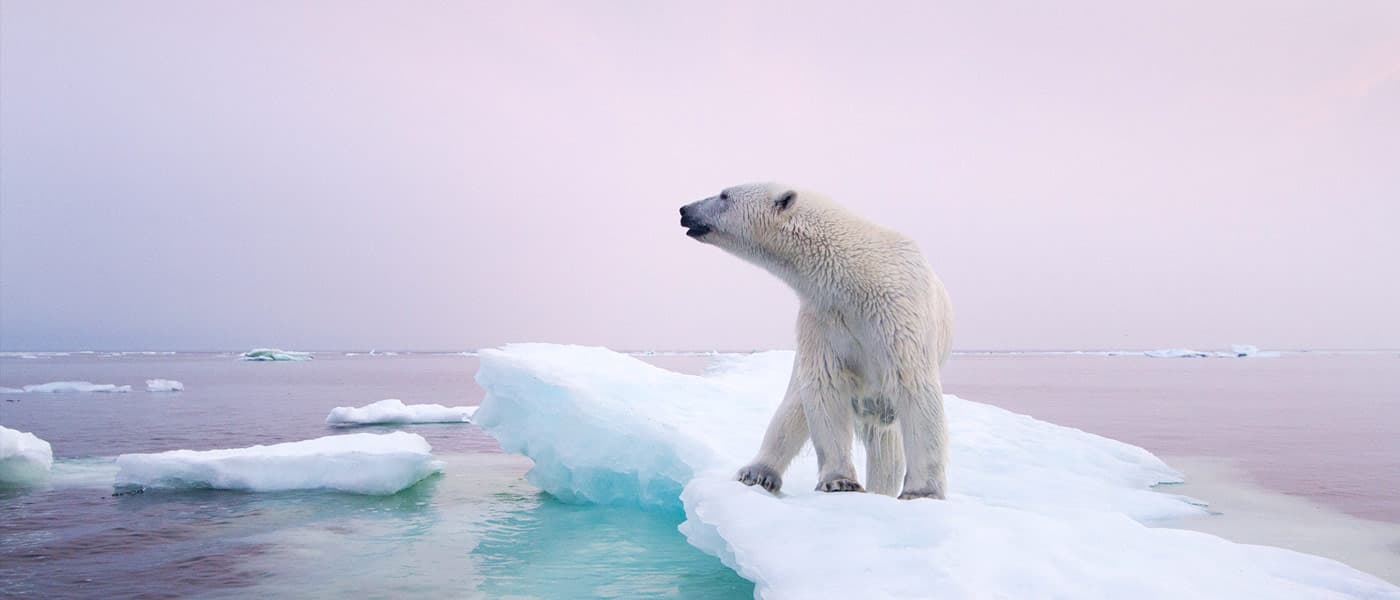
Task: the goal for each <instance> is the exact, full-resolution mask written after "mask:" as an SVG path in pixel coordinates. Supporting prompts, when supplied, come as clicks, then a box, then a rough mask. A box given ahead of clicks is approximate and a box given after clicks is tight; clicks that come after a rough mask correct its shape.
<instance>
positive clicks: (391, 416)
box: [326, 398, 476, 425]
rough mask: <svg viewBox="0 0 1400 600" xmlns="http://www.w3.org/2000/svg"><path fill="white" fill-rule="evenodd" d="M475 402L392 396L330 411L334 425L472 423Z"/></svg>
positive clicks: (329, 421) (327, 418)
mask: <svg viewBox="0 0 1400 600" xmlns="http://www.w3.org/2000/svg"><path fill="white" fill-rule="evenodd" d="M474 412H476V407H475V406H450V407H449V406H443V405H441V404H404V403H403V401H402V400H398V399H395V398H390V399H388V400H380V401H378V402H375V403H372V404H367V405H365V406H361V407H358V408H356V407H353V406H337V407H335V408H333V409H331V413H330V414H329V415H326V422H327V423H329V424H331V425H387V424H400V423H470V422H471V416H472V413H474Z"/></svg>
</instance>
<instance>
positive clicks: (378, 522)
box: [0, 355, 753, 599]
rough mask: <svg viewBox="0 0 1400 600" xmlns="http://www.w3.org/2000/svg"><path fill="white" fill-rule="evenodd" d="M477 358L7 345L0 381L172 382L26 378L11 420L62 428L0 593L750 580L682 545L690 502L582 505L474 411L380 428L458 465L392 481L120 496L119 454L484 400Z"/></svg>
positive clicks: (660, 592) (691, 584) (694, 594)
mask: <svg viewBox="0 0 1400 600" xmlns="http://www.w3.org/2000/svg"><path fill="white" fill-rule="evenodd" d="M475 366H476V365H475V361H474V360H473V359H470V358H468V357H445V356H444V357H439V356H411V357H402V358H374V359H361V360H354V359H353V358H348V357H347V358H341V357H334V358H329V359H328V358H326V357H322V358H318V359H317V360H315V361H312V362H308V363H296V364H289V363H282V364H276V363H267V364H253V363H243V362H239V361H236V360H232V359H230V358H229V357H222V356H214V355H208V356H185V355H180V356H173V357H140V358H135V357H121V358H118V357H112V358H97V357H59V358H54V359H46V360H42V361H39V360H33V361H30V360H25V361H20V360H16V359H8V360H5V361H4V362H3V363H0V385H15V384H18V385H23V384H25V383H39V382H44V381H54V380H64V379H70V380H71V379H87V380H91V381H100V382H120V383H124V384H125V383H134V384H137V388H138V389H140V385H139V384H140V383H141V379H144V378H150V377H164V378H169V379H177V380H180V381H183V382H184V383H185V384H186V391H185V392H181V393H174V394H148V393H144V392H139V391H137V392H132V393H129V394H52V395H31V394H25V395H23V396H22V397H17V398H15V400H16V401H15V402H0V424H3V425H5V426H7V427H12V428H17V429H20V430H25V431H33V432H34V433H36V434H37V435H39V436H40V437H42V438H44V439H47V440H48V441H49V442H50V443H52V444H53V447H54V451H55V455H56V457H57V462H56V464H55V467H54V474H53V477H52V481H51V485H49V486H48V487H45V488H42V489H18V490H17V489H9V490H0V597H5V598H10V597H15V598H86V597H103V598H113V597H147V598H250V597H277V598H347V597H354V598H395V599H398V598H444V597H451V598H717V599H727V598H752V597H753V585H752V584H751V583H749V582H748V581H746V580H744V579H742V578H740V577H739V576H738V575H736V574H734V572H733V571H731V570H729V569H728V568H726V567H724V566H723V565H722V564H721V563H720V562H719V560H718V559H716V558H713V557H711V556H709V555H706V554H704V553H702V552H700V551H699V550H697V549H695V548H693V547H691V546H690V545H689V544H687V543H686V541H685V538H684V536H682V535H681V534H680V532H679V531H677V529H676V526H677V525H679V524H680V522H681V521H682V519H683V515H681V514H680V513H678V512H675V513H661V512H646V511H642V510H640V509H631V508H620V507H598V506H586V505H570V504H565V503H562V502H559V501H557V500H554V499H553V498H551V497H550V496H548V495H545V494H542V493H541V492H539V491H538V490H537V489H535V488H534V487H533V486H531V485H530V484H529V483H527V482H526V481H525V478H524V474H525V472H526V471H527V470H528V469H529V465H530V463H529V461H528V460H526V459H524V458H521V457H517V456H508V455H504V454H501V453H500V451H499V449H498V448H496V446H495V443H494V440H492V439H491V438H490V437H489V436H486V435H485V434H483V433H482V432H481V431H480V430H479V429H478V428H476V427H475V426H472V425H419V426H403V427H371V428H361V429H355V430H350V431H372V432H387V431H393V430H396V429H403V430H407V431H412V432H414V433H418V434H421V435H423V436H424V437H425V438H427V439H428V440H429V441H430V442H431V443H432V444H433V447H434V453H435V454H436V455H437V456H438V458H440V459H442V460H443V461H444V462H445V463H446V467H445V469H444V473H443V474H441V475H438V476H434V477H431V478H429V479H427V480H424V481H423V482H421V483H419V484H418V485H415V486H413V487H411V488H409V489H407V490H404V491H402V492H400V493H398V494H395V495H393V496H388V497H374V496H359V495H353V494H340V493H325V492H293V493H243V492H229V491H218V490H187V491H178V492H175V491H150V492H146V493H141V494H124V495H113V493H112V491H113V490H112V487H111V486H112V481H113V477H114V475H115V472H116V469H115V466H114V465H113V464H112V456H113V455H115V454H117V453H122V452H140V451H144V452H151V451H161V450H169V449H173V448H192V449H207V448H222V447H241V446H248V445H252V444H258V443H272V442H282V441H293V440H298V439H307V438H313V437H319V436H324V435H333V434H337V433H345V432H347V431H346V430H340V429H331V428H328V427H326V426H325V424H324V423H323V422H322V421H323V420H324V418H325V415H326V413H327V412H328V411H329V410H330V409H331V408H332V407H334V406H337V405H363V404H367V403H369V402H372V401H374V400H379V399H382V398H389V397H398V398H401V399H403V400H404V401H405V402H409V403H421V402H435V403H441V404H449V405H451V404H476V403H478V402H479V399H480V392H479V390H477V388H476V387H475V386H474V384H472V383H471V380H470V378H471V376H472V374H473V373H474V372H475Z"/></svg>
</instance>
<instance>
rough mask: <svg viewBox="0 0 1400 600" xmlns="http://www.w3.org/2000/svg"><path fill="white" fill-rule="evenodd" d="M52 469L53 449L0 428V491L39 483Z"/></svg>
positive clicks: (21, 433) (27, 435) (32, 437)
mask: <svg viewBox="0 0 1400 600" xmlns="http://www.w3.org/2000/svg"><path fill="white" fill-rule="evenodd" d="M51 467H53V447H52V446H49V443H48V442H46V441H44V440H42V439H39V436H37V435H34V434H32V433H28V432H24V431H16V430H14V429H10V428H8V427H0V487H8V486H24V485H33V484H36V483H42V482H43V481H44V480H45V479H47V478H48V476H49V469H50V468H51Z"/></svg>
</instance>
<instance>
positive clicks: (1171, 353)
mask: <svg viewBox="0 0 1400 600" xmlns="http://www.w3.org/2000/svg"><path fill="white" fill-rule="evenodd" d="M1143 354H1146V355H1148V356H1151V357H1152V358H1209V357H1210V356H1211V353H1210V352H1201V351H1200V350H1190V349H1187V348H1168V349H1166V350H1148V351H1146V352H1143Z"/></svg>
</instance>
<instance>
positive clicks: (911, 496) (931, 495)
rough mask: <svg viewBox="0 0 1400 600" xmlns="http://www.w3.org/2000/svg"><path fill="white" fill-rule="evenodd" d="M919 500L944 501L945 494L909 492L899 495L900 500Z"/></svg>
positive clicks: (925, 491) (930, 491) (936, 491)
mask: <svg viewBox="0 0 1400 600" xmlns="http://www.w3.org/2000/svg"><path fill="white" fill-rule="evenodd" d="M917 498H929V499H931V500H942V499H943V492H941V491H938V490H923V491H917V490H915V491H908V492H904V493H903V494H900V495H899V499H900V500H914V499H917Z"/></svg>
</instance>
